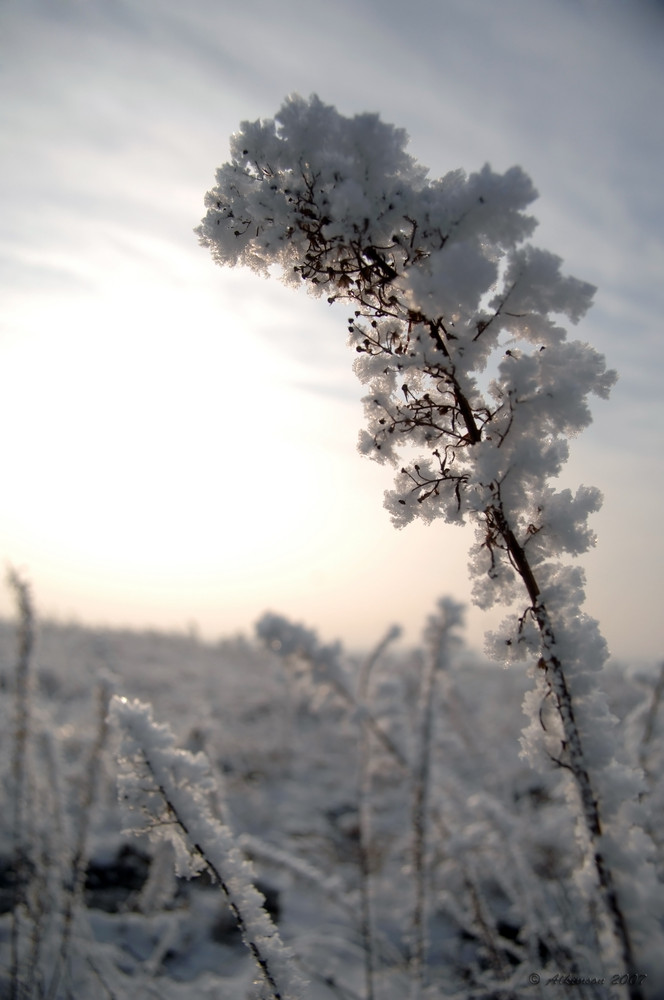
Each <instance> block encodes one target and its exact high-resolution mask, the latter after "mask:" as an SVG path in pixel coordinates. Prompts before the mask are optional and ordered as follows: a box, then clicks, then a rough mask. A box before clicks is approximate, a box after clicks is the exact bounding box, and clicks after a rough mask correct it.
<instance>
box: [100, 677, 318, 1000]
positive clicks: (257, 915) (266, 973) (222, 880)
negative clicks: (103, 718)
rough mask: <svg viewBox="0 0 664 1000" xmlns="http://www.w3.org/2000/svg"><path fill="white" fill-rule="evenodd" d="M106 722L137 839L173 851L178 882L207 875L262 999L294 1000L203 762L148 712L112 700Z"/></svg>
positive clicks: (294, 981) (289, 975)
mask: <svg viewBox="0 0 664 1000" xmlns="http://www.w3.org/2000/svg"><path fill="white" fill-rule="evenodd" d="M111 714H112V717H113V719H114V722H115V724H116V725H117V726H118V727H119V729H120V731H121V733H122V737H123V743H122V750H121V758H120V764H121V767H122V771H121V774H120V777H119V782H118V785H119V790H120V797H121V799H122V800H123V801H124V803H125V805H126V806H127V807H128V808H129V809H130V810H131V811H133V812H134V813H135V814H136V816H137V817H138V818H139V823H138V824H137V832H143V833H147V834H148V835H149V837H150V838H151V840H153V841H155V842H157V843H159V842H161V841H164V840H166V841H168V842H169V843H170V844H171V845H172V847H173V849H174V851H175V861H176V870H177V873H178V874H179V875H187V876H189V877H191V876H192V875H197V874H199V873H200V872H201V871H203V870H207V871H208V872H209V873H210V874H211V875H212V877H213V879H214V880H215V881H216V882H217V883H218V884H219V886H220V888H221V890H222V891H223V893H224V895H225V897H226V899H227V902H228V905H229V907H230V909H231V912H232V913H233V916H234V917H235V919H236V921H237V925H238V928H239V930H240V931H241V933H242V937H243V939H244V942H245V944H246V946H247V948H248V949H249V951H250V953H251V955H252V958H253V959H254V961H255V963H256V967H257V970H258V973H259V976H260V981H259V983H258V984H257V985H259V986H260V987H261V992H260V996H261V997H265V998H267V997H270V998H271V1000H296V998H297V997H300V996H301V993H302V981H301V979H300V977H299V975H298V973H297V970H296V969H295V965H294V961H293V958H292V956H291V954H290V952H289V951H288V950H287V949H286V948H285V947H284V945H283V943H282V941H281V938H280V937H279V933H278V931H277V929H276V927H275V925H274V924H273V922H272V920H271V919H270V917H269V915H268V913H267V911H266V910H265V908H264V906H263V904H264V899H263V897H262V896H261V894H260V893H259V892H258V890H257V889H256V888H255V886H254V882H255V877H254V873H253V871H252V869H251V866H250V865H249V863H248V862H247V861H246V860H245V858H244V857H243V856H242V853H241V851H240V850H239V848H238V847H237V845H236V843H235V839H234V837H233V835H232V833H231V832H230V830H229V829H228V827H227V826H225V825H224V824H223V823H221V822H220V821H219V820H218V819H217V817H216V816H215V815H214V813H213V811H212V808H211V804H210V795H211V794H212V793H213V792H214V791H215V785H214V779H213V777H212V774H211V772H210V766H209V762H208V760H207V758H206V757H205V755H204V754H203V753H197V754H192V753H189V752H188V751H187V750H180V749H178V748H177V747H176V746H175V740H174V737H173V734H172V733H171V731H170V729H169V728H168V727H167V726H165V725H160V724H158V723H156V722H155V721H154V719H153V717H152V707H151V706H150V705H146V704H143V703H142V702H140V701H136V700H134V701H129V700H128V699H126V698H121V697H117V696H116V697H115V698H114V699H113V702H112V704H111Z"/></svg>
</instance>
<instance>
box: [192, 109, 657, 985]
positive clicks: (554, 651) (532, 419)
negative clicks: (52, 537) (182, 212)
mask: <svg viewBox="0 0 664 1000" xmlns="http://www.w3.org/2000/svg"><path fill="white" fill-rule="evenodd" d="M406 139H407V137H406V133H405V132H404V131H403V130H401V129H397V128H394V127H393V126H391V125H387V124H385V123H383V122H382V121H381V120H380V118H379V117H378V115H375V114H363V115H358V116H356V117H354V118H345V117H344V116H342V115H340V114H339V113H338V112H337V111H336V109H335V108H333V107H330V106H327V105H325V104H323V103H322V102H321V101H320V100H319V99H318V98H317V97H313V98H311V99H310V100H309V101H306V100H303V99H302V98H300V97H298V96H294V97H291V98H289V99H288V100H287V101H286V102H285V103H284V105H283V107H282V108H281V109H280V111H279V112H278V114H277V115H276V117H275V118H274V119H265V120H259V121H256V122H253V123H250V122H244V123H243V124H242V125H241V128H240V131H239V132H237V133H236V134H235V135H234V136H233V137H232V140H231V159H230V161H229V162H228V163H225V164H224V165H223V166H222V167H220V168H219V170H218V171H217V177H216V185H215V187H214V188H213V189H212V190H211V191H209V192H208V194H207V196H206V207H207V213H206V215H205V217H204V219H203V221H202V224H201V225H200V226H199V228H198V229H197V233H198V236H199V239H200V242H201V244H202V245H203V246H205V247H207V248H208V249H209V250H210V252H211V254H212V256H213V258H214V260H215V261H216V262H217V263H219V264H223V265H236V264H241V265H246V266H248V267H250V268H252V269H253V270H254V271H257V272H258V273H260V274H268V272H269V269H270V268H272V267H273V266H274V265H277V266H279V267H280V268H281V270H282V274H283V278H284V280H285V281H286V282H287V283H289V284H296V283H297V284H299V283H301V282H302V281H304V282H306V283H307V285H308V287H309V288H310V290H311V291H313V292H314V294H317V295H321V294H324V295H325V296H326V297H327V299H328V301H329V302H335V301H341V302H346V303H349V304H350V309H351V312H352V314H351V315H350V319H349V324H348V329H349V343H350V345H351V347H352V348H353V349H354V351H355V353H356V362H355V369H356V372H357V375H358V377H359V378H360V379H361V380H362V382H364V383H366V384H367V386H368V394H367V396H366V397H365V409H366V416H367V427H366V429H365V430H363V431H362V433H361V435H360V450H361V451H362V452H363V453H365V454H368V455H370V456H372V457H373V458H375V459H377V460H378V461H379V462H388V463H390V464H393V465H395V466H396V468H397V470H398V472H397V475H396V482H395V488H394V489H393V490H392V491H390V492H388V493H387V495H386V506H387V508H388V510H389V511H390V513H391V515H392V519H393V521H394V523H395V524H396V525H397V526H402V525H405V524H406V523H407V522H409V521H411V520H413V519H414V518H415V517H420V518H422V519H424V520H425V521H432V520H433V519H435V518H438V517H442V518H443V519H444V520H446V521H449V522H454V523H463V522H465V521H466V520H470V521H472V522H473V523H474V524H475V526H476V532H477V533H476V543H475V546H474V548H473V551H472V561H471V573H472V575H473V576H474V577H475V579H476V585H475V599H476V601H477V603H478V604H480V605H481V606H483V607H488V606H490V605H492V604H493V603H495V602H500V603H503V604H504V605H506V606H507V607H509V608H511V609H512V615H511V617H510V618H509V619H507V622H506V623H505V629H504V632H503V633H502V635H501V636H500V637H499V638H497V639H495V642H494V646H495V652H496V653H497V655H498V656H499V657H500V658H501V659H504V660H512V659H524V658H527V659H529V660H530V661H531V663H532V664H537V666H536V667H535V666H533V667H532V671H533V675H534V677H535V690H534V691H533V692H532V694H531V696H530V698H529V699H528V708H529V713H530V718H531V720H532V721H531V724H530V727H529V729H528V730H527V731H526V733H525V736H524V741H523V742H524V746H525V748H526V750H527V751H528V752H529V753H530V755H531V756H532V757H534V758H537V757H540V758H542V757H543V758H544V759H545V761H547V762H548V763H549V765H550V763H551V760H554V761H556V762H557V764H559V765H560V766H562V767H564V768H566V769H567V770H568V772H569V774H570V776H571V778H572V787H573V789H574V795H575V799H576V802H577V804H578V815H579V820H580V822H579V829H580V835H581V836H582V838H583V840H584V841H585V843H586V845H587V854H588V859H589V870H590V871H591V873H592V878H591V883H592V884H591V887H590V891H591V892H593V893H597V894H598V895H599V897H600V899H601V902H602V906H601V911H602V912H603V924H604V931H605V932H604V934H603V938H604V942H605V956H604V957H605V963H606V966H607V968H616V966H617V967H618V968H620V969H624V970H625V972H626V973H627V972H643V969H644V965H643V963H644V962H645V961H646V958H647V956H649V957H650V958H651V959H652V958H654V956H656V953H657V945H656V944H655V942H657V941H661V932H660V929H659V927H658V925H657V921H656V918H655V909H654V908H655V901H654V898H653V893H654V888H655V876H654V871H653V869H652V867H651V865H650V864H649V862H648V860H647V853H648V850H649V845H648V844H647V843H646V841H645V838H644V837H643V835H642V834H641V832H640V828H639V823H638V820H637V819H635V815H636V814H635V810H636V801H637V797H638V792H639V787H640V777H639V776H638V775H636V774H634V773H632V772H629V771H628V770H627V769H625V768H623V767H622V766H621V765H620V764H619V763H618V762H617V761H616V757H615V748H616V740H615V735H614V728H615V720H614V719H612V717H611V716H610V713H609V712H608V709H607V706H606V702H605V699H604V696H603V694H602V693H601V691H600V689H599V687H598V684H597V673H598V671H599V670H600V669H601V667H602V664H603V662H604V660H605V659H606V646H605V643H604V640H603V638H602V636H601V635H600V633H599V630H598V627H597V624H596V623H595V622H594V621H593V620H592V619H590V618H588V617H587V616H586V615H585V614H583V612H582V611H581V605H582V603H583V600H584V593H583V583H584V580H583V573H582V571H581V570H580V569H579V568H578V567H575V566H570V565H566V564H563V563H562V562H561V556H562V555H563V554H564V553H568V554H570V555H577V554H579V553H582V552H584V551H586V550H587V549H588V547H589V546H590V545H592V544H593V543H594V536H593V534H592V532H591V530H590V529H589V527H588V524H587V518H588V515H589V514H591V513H592V512H594V511H596V510H597V509H598V507H599V505H600V499H601V498H600V495H599V492H598V491H597V490H596V489H594V488H592V487H585V486H582V487H580V488H579V489H578V490H577V492H576V493H575V494H573V493H572V492H571V491H570V490H562V491H556V490H555V489H554V488H553V486H552V485H551V482H552V480H554V479H555V478H556V477H557V476H558V474H559V473H560V471H561V468H562V466H563V464H564V462H565V461H566V459H567V455H568V446H567V438H568V437H569V436H570V435H574V434H577V433H578V432H579V431H581V430H583V428H584V427H586V426H587V425H588V424H589V423H590V420H591V415H590V410H589V406H588V397H589V395H591V394H594V395H597V396H600V397H607V396H608V394H609V391H610V388H611V386H612V384H613V382H614V381H615V373H614V372H611V371H607V369H606V366H605V362H604V359H603V357H602V356H601V355H600V354H598V352H597V351H596V350H594V349H593V348H592V347H591V346H589V345H588V344H585V343H581V342H579V341H569V340H567V336H566V331H565V330H564V329H563V328H562V327H561V326H559V325H558V324H557V322H556V317H560V316H566V317H567V318H568V319H569V320H570V321H571V322H572V323H576V322H578V320H579V319H580V318H581V317H582V316H583V314H584V313H585V312H586V310H587V309H588V307H589V306H590V303H591V299H592V296H593V293H594V289H593V288H592V287H591V286H590V285H588V284H586V283H585V282H583V281H579V280H577V279H576V278H573V277H567V276H564V275H563V274H562V273H561V261H560V259H559V258H558V257H556V256H554V255H553V254H551V253H548V252H547V251H545V250H541V249H538V248H536V247H534V246H533V245H531V244H530V243H528V242H526V241H527V239H528V237H529V236H530V235H531V234H532V232H533V230H534V228H535V225H536V223H535V220H534V219H533V218H532V217H531V216H529V215H527V214H526V212H525V210H526V208H527V206H528V205H529V204H530V203H531V202H532V201H533V200H534V198H535V197H536V192H535V190H534V188H533V185H532V183H531V181H530V179H529V178H528V177H527V176H526V175H525V174H524V172H523V171H522V170H521V169H520V168H518V167H513V168H511V169H510V170H508V171H507V172H506V173H504V174H497V173H494V172H493V171H492V170H491V168H490V167H489V166H485V167H483V168H482V170H480V171H479V172H478V173H475V174H471V175H469V176H467V175H466V174H465V173H464V172H463V171H460V170H458V171H453V172H451V173H449V174H447V175H446V176H444V177H442V178H441V179H439V180H430V179H429V178H428V177H427V172H426V170H425V169H424V168H423V167H421V166H420V165H419V164H418V163H417V162H416V161H415V160H414V159H413V158H412V157H411V156H410V155H409V154H408V153H407V152H406ZM490 363H491V369H490V370H491V371H495V373H496V374H495V377H494V378H491V379H488V377H486V378H485V382H487V383H488V386H487V388H483V387H482V386H481V385H480V382H479V381H478V376H479V375H480V374H481V373H483V372H485V371H486V369H487V367H488V365H489V364H490ZM660 948H661V946H660ZM629 989H630V994H631V997H632V1000H637V998H638V997H640V996H642V990H641V987H640V986H639V985H635V986H630V987H629Z"/></svg>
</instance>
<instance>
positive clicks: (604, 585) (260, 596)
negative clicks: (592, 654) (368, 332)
mask: <svg viewBox="0 0 664 1000" xmlns="http://www.w3.org/2000/svg"><path fill="white" fill-rule="evenodd" d="M663 50H664V8H663V5H662V4H661V3H655V2H654V0H653V2H651V3H648V2H646V0H629V2H627V0H623V2H620V0H500V2H497V0H410V3H408V4H404V3H397V2H393V0H366V2H365V0H352V2H351V0H337V2H335V3H334V4H330V3H322V2H320V3H319V2H317V0H307V2H304V0H284V2H280V3H278V4H275V3H268V2H263V0H243V2H242V3H233V4H231V3H227V2H225V0H189V2H188V3H187V4H183V3H182V2H181V0H140V2H138V0H0V94H1V95H2V96H1V97H0V149H1V156H2V159H1V161H0V162H1V163H2V181H3V183H2V188H1V194H0V199H1V203H0V296H1V302H2V309H1V311H0V379H1V383H0V384H1V392H0V426H1V427H2V429H3V439H2V441H3V443H2V450H1V452H0V454H1V455H2V467H3V473H4V476H3V488H2V490H1V491H0V556H1V557H2V559H3V560H4V561H5V562H6V563H11V564H12V565H14V566H16V567H18V568H19V569H21V570H23V571H24V572H25V573H26V574H27V575H28V576H29V578H30V579H31V581H32V584H33V588H34V593H35V600H36V604H37V607H38V610H39V611H40V613H42V614H44V615H49V616H56V617H58V618H60V619H65V620H66V619H71V618H74V619H76V620H79V621H82V622H85V623H91V624H110V625H133V626H141V627H142V626H154V627H160V628H161V627H164V628H174V629H182V628H184V627H186V626H187V624H188V623H192V622H195V623H197V625H198V627H199V628H200V630H201V632H202V633H203V634H204V635H205V636H207V637H211V638H213V637H217V636H219V635H222V634H229V633H233V632H236V631H245V632H248V631H250V629H251V626H252V623H253V622H254V621H255V620H256V619H257V618H258V617H259V616H260V615H261V613H262V612H263V611H265V610H268V609H269V610H273V611H277V612H281V613H283V614H287V615H289V616H291V617H294V618H295V619H297V620H300V621H304V622H306V623H307V624H308V625H310V626H313V627H315V628H317V629H318V630H319V632H320V634H321V636H322V637H323V638H325V639H333V638H337V637H338V638H341V639H342V640H344V641H345V642H346V643H347V644H348V645H350V646H357V645H363V646H367V645H370V644H372V643H373V642H374V641H377V640H378V639H379V638H380V636H381V635H382V633H383V632H384V630H385V628H386V627H387V626H388V625H389V624H391V623H392V622H399V623H401V624H403V625H404V626H405V627H406V629H407V633H406V637H407V640H408V641H411V642H412V641H416V640H417V638H418V635H419V632H420V629H421V627H422V624H423V622H424V620H425V619H426V616H427V615H428V614H429V613H430V611H431V610H432V609H433V606H434V604H435V602H436V600H437V598H438V597H439V596H442V595H444V594H450V595H451V596H454V597H455V598H457V599H459V600H465V601H468V600H469V595H470V587H469V583H468V580H467V572H466V561H467V559H466V552H467V548H468V545H469V544H470V541H471V540H472V531H466V530H462V529H459V528H455V527H453V526H448V525H444V524H443V523H442V522H441V523H438V524H434V525H432V526H430V527H425V526H420V525H414V526H410V527H407V528H405V529H403V530H402V531H400V532H397V531H395V530H394V529H393V528H392V526H391V524H390V522H389V518H388V515H387V513H386V512H385V511H384V510H383V506H382V494H383V490H384V489H385V488H387V487H388V486H389V485H390V484H391V473H390V471H389V470H387V469H384V468H381V467H379V466H376V465H373V464H372V463H370V462H369V461H368V460H366V459H362V458H360V456H359V455H358V454H357V452H356V440H357V435H358V432H359V430H360V427H361V426H362V419H363V417H362V408H361V404H360V399H361V396H362V387H361V386H360V385H359V383H357V382H356V380H355V377H354V375H353V373H352V369H351V365H352V360H353V359H352V354H351V353H350V352H349V351H348V349H347V348H346V346H345V330H346V324H345V310H344V308H343V307H341V308H340V310H339V311H335V310H334V309H331V308H330V307H329V306H327V305H326V304H325V303H324V302H323V303H321V302H319V301H315V300H311V299H308V298H307V297H306V295H305V294H304V293H302V294H299V293H296V292H294V291H293V290H291V289H286V288H284V287H282V286H281V285H280V284H279V283H278V282H277V281H265V280H262V279H258V278H256V277H254V276H253V275H251V274H248V273H245V272H243V271H240V270H237V271H223V270H221V269H219V268H216V267H214V265H213V264H212V261H211V259H210V257H209V255H208V254H207V252H205V251H203V250H202V249H200V248H199V247H198V245H197V242H196V238H195V236H194V235H193V228H194V227H195V226H196V225H197V224H198V222H199V220H200V218H201V216H202V214H203V197H204V194H205V191H206V190H207V189H208V188H209V187H211V186H212V184H213V180H214V171H215V168H216V167H217V166H218V165H220V164H221V163H222V162H223V161H224V160H226V159H227V157H228V137H229V135H230V133H231V132H232V131H234V130H235V129H236V128H237V126H238V125H239V122H240V121H241V120H243V119H255V118H258V117H271V116H272V115H273V114H274V113H275V112H276V111H277V110H278V108H279V106H280V104H281V102H282V100H283V98H284V97H285V96H286V95H287V94H288V93H290V92H292V91H297V92H299V93H301V94H303V95H304V96H308V95H309V94H311V93H312V92H316V93H318V95H319V96H320V97H321V99H322V100H323V101H325V102H326V103H330V104H335V105H336V106H337V107H338V109H339V110H340V111H341V112H342V113H344V114H355V113H358V112H363V111H378V112H380V114H381V116H382V117H383V118H384V119H385V120H386V121H388V122H391V123H393V124H396V125H398V126H403V127H405V128H406V129H407V131H408V132H409V134H410V137H411V147H410V148H411V152H412V153H413V155H415V156H416V157H417V158H418V159H420V160H421V161H422V162H423V163H425V164H426V165H427V166H428V167H429V168H430V172H431V176H433V177H435V176H438V175H440V174H441V173H444V172H445V171H447V170H449V169H453V168H456V167H463V168H465V169H467V170H469V171H471V170H476V169H478V168H479V167H481V166H482V164H483V163H484V162H486V161H489V162H490V163H491V165H492V167H493V168H494V169H497V170H504V169H507V168H508V167H509V166H511V165H512V164H514V163H517V164H519V165H521V166H522V167H523V168H524V169H525V170H526V171H527V172H528V173H529V174H530V175H531V177H532V179H533V181H534V183H535V186H536V187H537V189H538V190H539V192H540V199H539V201H538V202H536V203H535V205H534V207H533V213H534V214H535V216H536V217H537V218H538V219H539V220H540V227H539V228H538V230H537V232H536V234H535V237H534V241H535V242H536V243H537V244H538V245H541V246H543V247H544V248H546V249H548V250H551V251H553V252H555V253H557V254H559V255H560V256H561V257H563V258H564V261H565V268H566V270H568V271H569V272H571V273H572V274H574V275H575V276H577V277H579V278H582V279H584V280H588V281H591V282H592V283H593V284H595V285H597V286H598V292H597V295H596V300H595V306H594V308H593V309H592V311H591V312H590V314H589V315H588V317H587V318H586V319H585V320H584V321H583V323H582V324H581V325H580V326H579V327H577V328H573V329H572V330H571V331H570V334H571V335H572V336H574V337H577V338H580V339H583V340H588V341H590V342H591V343H592V344H593V345H594V346H596V347H597V348H599V349H600V350H601V351H603V352H604V353H605V354H606V356H607V360H608V363H609V365H610V366H611V367H615V368H617V369H618V371H619V373H620V381H619V383H618V385H617V387H616V389H615V390H614V393H613V396H612V398H611V400H610V401H609V402H605V401H599V400H597V401H595V402H594V414H595V422H594V424H593V426H592V427H591V428H590V429H589V430H588V431H587V432H586V433H585V434H584V435H583V437H582V438H580V439H579V440H578V441H577V442H575V443H574V445H573V452H572V460H571V461H570V463H569V465H568V467H567V470H566V472H565V477H564V485H569V486H573V487H576V486H577V485H579V484H580V483H585V484H588V485H596V486H599V487H600V489H601V490H602V491H603V493H604V497H605V502H604V507H603V510H602V511H601V513H600V514H598V515H596V516H595V517H594V519H593V527H594V528H595V530H596V531H597V533H598V536H599V540H598V546H597V549H596V550H595V551H594V552H592V553H591V554H590V555H589V556H588V557H587V558H585V559H584V560H583V565H584V566H585V568H586V571H587V576H588V586H587V595H588V600H587V605H586V609H587V611H588V612H589V613H591V614H592V615H594V616H596V617H597V618H598V619H599V620H600V623H601V625H602V629H603V632H604V634H605V635H606V637H607V639H608V642H609V646H610V648H611V650H612V652H613V653H614V655H615V656H617V657H618V658H620V659H622V660H641V659H655V658H661V656H662V652H663V650H664V641H663V639H664V629H663V626H662V617H663V616H662V613H661V609H660V603H661V601H660V595H661V591H662V586H661V576H662V564H663V562H664V543H663V531H662V527H661V519H662V500H661V496H662V494H663V493H664V489H663V487H664V476H663V467H664V463H663V459H662V456H663V455H664V441H663V437H664V435H663V433H662V431H663V424H664V421H663V419H662V373H663V370H664V339H663V335H662V317H664V247H663V239H662V233H663V232H664V198H663V196H662V177H664V118H663V116H662V111H661V108H662V102H663V100H664V61H663V60H662V58H661V53H662V51H663ZM9 612H10V600H9V596H8V594H7V592H6V589H5V588H3V590H2V593H1V595H0V613H4V614H8V613H9ZM501 618H502V614H497V615H496V614H483V613H481V612H479V611H478V610H476V609H469V613H468V624H469V629H468V641H469V643H470V644H471V645H473V646H475V647H476V648H478V649H481V648H482V645H483V633H484V630H485V629H486V628H487V627H495V625H496V624H497V622H498V621H499V620H500V619H501Z"/></svg>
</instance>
